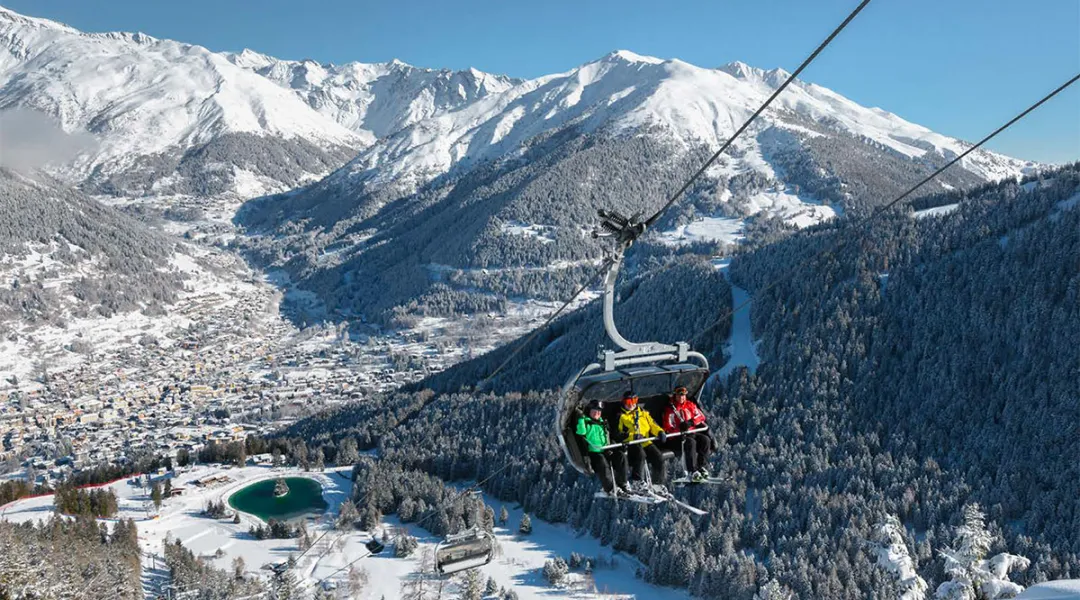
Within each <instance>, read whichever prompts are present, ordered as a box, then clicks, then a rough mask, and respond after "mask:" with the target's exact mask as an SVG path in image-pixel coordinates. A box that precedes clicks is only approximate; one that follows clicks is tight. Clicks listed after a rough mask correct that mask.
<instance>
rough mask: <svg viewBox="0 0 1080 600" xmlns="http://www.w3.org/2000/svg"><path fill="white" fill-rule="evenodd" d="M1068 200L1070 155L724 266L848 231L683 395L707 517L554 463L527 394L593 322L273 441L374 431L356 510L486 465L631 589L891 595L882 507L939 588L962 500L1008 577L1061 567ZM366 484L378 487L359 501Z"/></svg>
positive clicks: (1072, 566) (544, 415)
mask: <svg viewBox="0 0 1080 600" xmlns="http://www.w3.org/2000/svg"><path fill="white" fill-rule="evenodd" d="M1078 193H1080V169H1078V168H1077V167H1075V166H1074V167H1068V168H1064V169H1061V170H1059V171H1056V172H1054V173H1050V174H1047V175H1046V176H1045V177H1043V178H1041V179H1035V180H1031V181H1027V182H1025V183H1023V184H1018V183H1016V182H1012V181H1010V182H1005V183H1002V184H999V185H991V186H985V187H983V188H980V189H978V190H976V191H974V192H971V193H968V194H961V193H954V194H949V195H944V196H939V197H936V198H934V199H933V202H934V203H936V204H940V205H948V204H954V203H958V204H959V207H958V209H957V210H956V211H955V212H952V213H946V214H944V215H940V216H934V217H925V218H918V219H915V218H912V217H913V214H912V212H911V211H910V209H909V210H907V211H899V212H895V213H890V215H889V216H888V217H887V218H885V219H883V220H880V221H878V222H877V223H876V224H874V225H873V226H872V227H871V228H870V229H869V230H867V231H862V232H858V233H857V232H855V231H853V230H851V228H850V225H849V222H848V221H846V220H844V221H840V222H838V223H836V224H835V225H828V226H821V227H817V228H813V229H811V230H808V231H806V232H803V233H801V234H798V235H795V236H792V237H791V238H790V239H789V240H787V241H785V242H781V243H779V244H776V245H772V246H768V247H765V248H763V249H761V250H758V251H756V252H752V253H748V254H746V255H745V256H741V257H739V258H738V259H737V260H736V261H735V262H734V263H733V264H732V266H731V273H732V277H733V278H734V279H735V281H736V282H737V283H739V285H742V286H745V287H746V288H747V289H748V291H749V292H750V293H751V294H752V295H753V294H754V290H755V289H759V288H761V287H762V286H763V285H764V284H765V283H766V282H767V281H770V280H771V277H773V276H775V274H776V273H778V272H784V271H785V270H786V269H785V266H786V265H790V264H792V262H793V261H798V260H801V258H802V257H803V256H806V255H807V253H810V252H814V251H816V250H818V249H820V248H822V247H823V246H824V245H826V244H829V243H831V242H832V241H833V240H834V239H836V237H837V236H846V237H852V236H855V235H858V236H860V237H859V239H860V240H861V241H860V243H859V244H852V245H848V246H846V247H845V248H843V249H841V251H840V252H839V253H838V254H837V256H836V257H834V258H833V259H831V260H828V261H822V262H816V263H815V264H814V265H812V266H811V267H809V268H806V269H804V270H803V271H801V272H799V273H798V274H796V276H795V277H794V278H792V279H791V280H789V281H787V282H786V283H783V284H781V285H778V286H777V287H775V288H773V290H772V291H770V292H769V293H765V294H761V295H760V297H759V296H755V300H754V304H753V309H752V315H753V317H754V323H755V335H756V336H758V338H759V340H760V345H759V352H760V353H761V358H762V363H761V365H759V366H758V369H757V372H756V374H753V375H752V374H749V373H748V372H746V371H745V370H737V371H736V372H735V373H733V374H732V376H731V378H730V379H729V380H728V381H727V382H726V384H725V385H723V386H720V387H718V388H717V389H716V393H715V395H711V396H708V397H705V398H702V404H703V407H704V408H705V409H706V412H708V413H709V414H710V415H711V423H712V425H713V428H714V432H715V435H716V437H717V439H718V440H719V441H720V451H719V453H718V456H717V458H716V460H715V463H714V471H717V470H718V471H720V472H723V473H729V474H731V475H732V477H733V483H732V484H731V485H730V486H722V487H710V488H708V489H695V490H690V491H689V492H684V493H686V494H687V496H686V497H687V499H688V500H689V501H691V502H693V503H694V504H697V505H699V506H702V507H704V508H706V509H707V510H709V511H710V512H711V514H712V515H713V516H712V517H710V518H707V519H703V520H700V521H693V520H691V519H690V518H689V517H688V516H687V514H686V513H684V512H681V511H678V510H677V509H673V508H667V507H661V508H657V509H653V510H650V511H644V510H641V509H640V508H638V507H636V506H622V507H620V508H619V509H617V510H613V509H612V507H611V505H609V504H606V503H603V502H601V501H595V500H594V499H593V498H592V493H593V491H595V489H596V488H597V484H596V483H595V482H594V481H592V480H590V479H586V478H583V477H580V476H579V475H577V474H576V473H575V472H573V471H572V470H569V469H567V468H566V465H565V462H564V460H563V458H562V455H561V453H560V451H559V450H558V447H557V443H556V442H555V440H554V439H553V438H552V435H551V431H550V427H551V425H550V423H551V418H552V414H553V413H552V411H553V408H554V401H555V398H554V396H553V394H551V393H550V392H532V391H528V390H535V389H537V388H550V387H553V386H555V385H558V384H559V383H560V382H561V379H562V377H564V376H565V372H564V371H565V368H564V367H565V366H566V365H563V364H562V361H561V360H560V358H559V354H560V353H562V352H566V353H570V354H571V355H573V354H576V353H577V352H579V350H572V348H574V347H576V346H577V345H578V344H579V343H580V344H581V347H580V352H588V351H589V350H590V348H587V347H586V346H587V345H588V344H589V343H590V342H591V339H590V336H589V335H575V333H577V332H575V331H573V330H571V331H569V332H567V333H569V335H567V334H566V333H564V334H563V336H562V337H561V338H560V340H559V341H556V342H554V343H552V342H551V340H550V339H549V340H547V341H545V342H544V343H537V344H534V345H533V346H532V348H531V349H528V350H527V351H525V352H523V353H522V357H520V359H517V360H515V361H514V362H512V363H511V366H510V367H509V370H510V371H516V370H518V369H520V373H519V374H518V375H516V376H514V377H511V376H509V375H507V376H505V377H503V378H502V381H503V382H504V385H503V386H502V388H501V389H519V390H521V393H508V394H502V395H490V394H477V393H474V392H469V391H467V390H463V391H460V392H457V393H453V392H452V391H451V390H453V389H454V386H455V385H460V382H462V381H464V380H467V379H469V378H470V377H471V378H473V381H476V374H478V373H483V372H489V369H490V368H491V366H492V365H494V364H496V363H497V362H498V359H499V355H498V353H492V355H488V356H484V357H481V358H479V359H476V360H474V361H472V362H468V363H464V364H462V365H459V366H458V367H455V368H453V369H450V370H449V371H447V372H446V373H444V374H441V375H439V376H437V377H436V378H435V379H433V380H431V381H430V384H431V385H434V386H436V387H438V388H439V389H440V390H441V391H439V392H436V393H434V394H433V393H432V392H417V393H414V394H397V395H390V396H388V397H386V398H385V399H383V400H382V401H377V402H367V403H363V404H358V405H355V406H353V407H351V408H347V409H343V410H341V411H338V412H335V413H330V414H327V415H324V416H322V417H319V418H315V419H310V420H308V421H305V422H301V423H299V424H297V425H296V426H294V427H293V428H291V429H289V430H287V431H286V432H285V435H286V436H298V437H296V438H293V439H292V440H291V441H290V443H291V444H300V443H301V442H303V443H304V444H306V446H307V447H308V448H317V447H323V449H324V451H327V452H332V448H333V446H334V445H340V444H341V440H342V439H344V438H346V437H355V438H356V439H357V440H358V441H359V443H360V444H361V446H368V445H371V444H375V445H377V447H378V457H379V459H378V460H377V461H375V463H374V464H373V465H372V466H370V467H366V468H365V469H362V470H361V479H360V480H359V481H358V488H359V489H360V490H361V491H360V492H358V493H357V494H356V498H357V500H364V501H366V502H367V503H368V506H367V508H366V509H365V508H364V507H363V506H361V513H362V514H363V513H364V511H365V510H368V511H376V514H386V513H391V512H396V511H399V510H402V506H403V504H402V502H403V499H407V498H412V497H413V496H415V495H419V497H425V498H426V497H428V495H429V494H430V489H429V486H430V482H429V483H424V482H425V481H428V479H427V478H426V477H427V476H426V475H425V474H433V475H435V476H436V477H439V478H441V479H443V480H448V481H456V480H481V479H484V478H486V477H487V476H489V475H494V477H493V478H492V479H491V480H490V481H489V482H488V483H487V484H486V485H485V490H486V491H487V492H488V493H490V494H492V495H493V496H495V497H497V498H498V499H500V500H502V501H507V502H520V503H522V505H523V506H524V508H525V510H528V511H533V512H534V514H535V515H537V516H539V517H541V518H543V519H545V520H549V521H554V522H567V523H569V524H571V525H572V526H573V527H575V528H578V529H579V530H583V531H587V532H588V533H589V534H590V535H592V536H595V537H598V538H600V540H601V541H602V542H604V543H610V544H611V545H612V547H613V548H615V549H618V550H622V551H626V552H629V553H632V554H634V555H635V556H637V557H638V558H639V559H641V560H642V561H643V562H644V563H645V565H646V566H645V569H644V571H643V574H644V576H645V578H646V579H647V580H648V581H651V582H656V583H662V584H667V585H676V586H687V587H689V589H690V591H691V592H692V593H694V594H695V595H697V596H700V597H705V598H747V599H749V598H751V597H753V595H754V594H755V593H756V592H757V591H758V590H759V589H760V588H761V587H763V586H764V585H765V584H766V583H767V582H769V581H774V580H775V581H777V582H778V583H779V584H780V585H782V586H783V587H785V588H787V589H789V590H791V591H792V592H794V593H795V594H796V596H797V597H805V598H824V597H828V598H894V597H896V596H897V595H898V594H899V591H900V590H899V588H898V587H897V584H896V583H895V582H894V581H893V580H892V579H891V577H890V576H889V575H888V574H887V573H886V571H885V570H884V569H883V568H881V567H880V566H879V565H877V564H875V562H874V558H873V555H872V553H870V552H869V551H868V546H867V544H868V541H869V540H871V539H874V535H875V533H874V532H875V527H876V525H877V524H878V523H880V522H881V521H882V520H883V519H885V517H886V516H887V515H895V516H898V517H899V519H900V521H901V522H902V523H903V525H904V527H905V536H908V537H909V538H910V539H912V540H915V542H914V544H913V546H914V548H915V551H914V555H913V557H912V558H913V561H914V565H915V568H916V569H917V570H918V573H919V574H920V575H922V576H923V577H924V578H925V579H926V580H928V581H941V580H943V579H944V578H945V577H944V573H943V571H942V565H941V561H939V560H938V558H937V556H936V550H937V549H939V548H941V547H943V546H944V545H946V544H948V543H951V539H952V538H951V536H950V531H951V529H952V526H953V525H955V524H957V523H958V522H959V519H960V517H961V508H962V506H963V505H965V504H967V503H971V502H978V503H980V504H981V505H982V506H985V507H987V509H988V510H987V513H988V517H989V521H990V522H991V527H990V532H991V534H992V536H993V537H994V538H995V539H996V541H995V542H993V546H992V550H993V551H994V552H998V551H1001V550H1004V549H1008V551H1010V552H1014V553H1017V554H1021V555H1024V556H1027V557H1028V558H1030V559H1031V561H1032V563H1031V567H1030V568H1028V569H1027V570H1026V571H1024V572H1023V573H1020V574H1019V575H1016V576H1015V577H1014V579H1015V580H1018V581H1020V582H1021V583H1023V584H1031V583H1034V582H1038V581H1044V580H1046V579H1053V578H1061V577H1067V576H1069V575H1070V574H1071V573H1075V572H1076V569H1078V568H1080V561H1078V558H1077V557H1078V556H1080V548H1078V547H1077V546H1076V542H1077V540H1076V538H1075V536H1073V535H1072V533H1071V532H1073V531H1076V529H1077V526H1078V525H1080V522H1078V520H1077V519H1078V518H1080V517H1078V515H1080V510H1078V509H1080V507H1078V506H1077V503H1076V498H1077V497H1078V496H1077V490H1076V489H1075V485H1073V484H1074V483H1075V482H1076V481H1078V478H1077V477H1076V465H1075V464H1073V463H1074V462H1075V461H1072V460H1071V457H1073V456H1075V455H1076V454H1077V452H1080V447H1077V443H1078V442H1077V440H1080V437H1078V436H1077V435H1076V431H1075V423H1077V422H1080V420H1078V418H1077V417H1078V416H1080V415H1077V413H1076V410H1077V409H1076V389H1075V386H1071V385H1070V382H1072V381H1074V380H1075V378H1074V377H1072V375H1071V374H1072V373H1074V372H1075V365H1076V364H1078V360H1080V356H1078V355H1077V348H1078V347H1080V345H1078V344H1077V342H1078V341H1080V329H1078V327H1077V323H1080V319H1078V318H1077V317H1078V316H1080V315H1077V307H1078V306H1080V302H1078V301H1077V298H1076V297H1075V296H1076V290H1077V289H1078V287H1077V285H1078V281H1077V277H1078V275H1080V272H1078V271H1077V270H1076V268H1075V257H1076V256H1078V255H1080V235H1078V232H1080V210H1078V205H1077V203H1076V200H1075V199H1076V198H1077V195H1078ZM670 272H672V273H674V272H676V271H675V270H673V271H670ZM885 274H887V277H885V276H884V275H885ZM708 312H709V313H710V314H715V313H713V312H712V311H711V310H709V311H708ZM667 318H669V315H668V314H666V313H664V312H660V311H656V312H654V313H653V315H652V318H651V319H650V321H651V322H652V323H653V324H654V326H657V325H658V326H659V328H661V329H662V328H663V325H664V324H665V323H666V322H667V321H666V319H667ZM702 318H705V317H704V315H703V316H702ZM579 320H580V316H579V315H569V316H567V317H565V318H564V319H562V320H561V321H560V322H558V323H556V324H555V325H554V326H553V331H559V330H560V329H561V328H563V327H565V326H566V325H568V324H571V323H575V322H578V321H579ZM564 331H565V330H564ZM579 331H581V330H579ZM541 337H543V336H541ZM556 345H559V346H561V348H560V349H559V350H560V351H561V352H560V351H551V352H545V349H546V348H551V349H552V350H554V346H556ZM708 347H709V346H708V345H706V346H705V348H706V349H707V348H708ZM455 373H458V374H460V375H461V377H459V378H455V377H454V374H455ZM515 380H517V381H519V382H521V383H520V384H519V385H518V386H515V384H514V381H515ZM440 382H441V383H440ZM447 382H452V383H450V384H447ZM419 387H424V386H423V385H422V386H419ZM507 461H509V462H510V463H511V467H512V468H508V469H503V470H501V471H498V472H496V470H497V469H499V468H501V467H504V466H506V463H507ZM364 481H367V482H368V484H367V485H368V486H370V489H374V490H380V493H379V494H376V495H374V497H372V496H368V495H366V493H365V492H364V491H363V490H364V489H365V487H364ZM406 503H407V501H406ZM429 505H430V502H429ZM454 510H456V509H449V508H448V509H447V511H448V514H447V516H446V517H445V518H443V519H435V522H436V523H441V524H442V525H435V526H434V527H435V528H436V529H435V530H434V531H435V532H436V533H441V532H442V528H443V527H449V528H450V529H452V526H451V524H453V523H455V522H456V521H455V516H454V512H453V511H454Z"/></svg>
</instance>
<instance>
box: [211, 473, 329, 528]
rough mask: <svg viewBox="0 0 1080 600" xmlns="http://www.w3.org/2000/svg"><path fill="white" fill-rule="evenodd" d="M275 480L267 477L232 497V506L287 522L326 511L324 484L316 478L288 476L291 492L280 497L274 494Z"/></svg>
mask: <svg viewBox="0 0 1080 600" xmlns="http://www.w3.org/2000/svg"><path fill="white" fill-rule="evenodd" d="M276 481H277V480H275V479H267V480H265V481H259V482H257V483H253V484H251V485H249V486H247V487H246V488H244V489H242V490H240V491H238V492H236V493H235V494H233V495H232V496H230V497H229V506H231V507H233V508H235V509H236V510H239V511H242V512H246V513H249V514H253V515H255V516H256V517H259V518H260V519H262V520H264V521H269V520H270V519H277V520H278V521H288V520H289V519H295V518H297V517H302V516H304V515H310V514H317V513H321V512H323V511H325V510H326V501H325V500H323V497H322V486H321V485H319V483H318V482H317V481H315V480H313V479H308V478H306V477H286V478H285V483H286V484H287V485H288V486H289V493H288V494H285V495H284V496H282V497H280V498H276V497H274V483H275V482H276Z"/></svg>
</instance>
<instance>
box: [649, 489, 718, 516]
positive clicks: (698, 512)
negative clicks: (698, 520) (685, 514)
mask: <svg viewBox="0 0 1080 600" xmlns="http://www.w3.org/2000/svg"><path fill="white" fill-rule="evenodd" d="M658 496H659V497H660V498H663V499H664V500H667V501H668V502H671V503H672V504H674V505H676V506H678V507H679V508H682V509H683V510H687V511H690V512H692V513H694V514H695V515H698V516H701V515H707V514H709V511H706V510H701V509H700V508H698V507H696V506H693V505H691V504H687V503H685V502H683V501H682V500H679V499H678V498H676V497H675V496H674V495H673V494H672V493H671V492H666V493H664V494H662V495H658Z"/></svg>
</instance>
